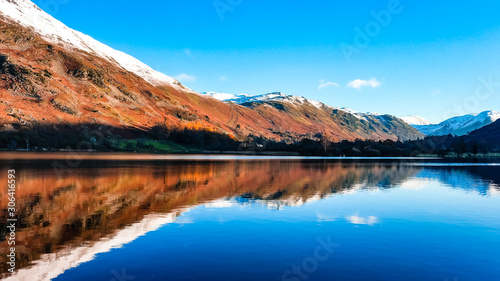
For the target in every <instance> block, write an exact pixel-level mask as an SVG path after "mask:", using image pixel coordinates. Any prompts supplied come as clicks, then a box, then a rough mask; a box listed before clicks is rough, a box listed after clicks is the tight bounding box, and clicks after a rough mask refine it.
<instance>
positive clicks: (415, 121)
mask: <svg viewBox="0 0 500 281" xmlns="http://www.w3.org/2000/svg"><path fill="white" fill-rule="evenodd" d="M399 118H400V119H402V120H403V121H405V122H406V123H408V124H410V125H420V126H421V125H431V122H429V121H427V120H426V119H425V118H423V117H420V116H416V115H412V116H403V117H399Z"/></svg>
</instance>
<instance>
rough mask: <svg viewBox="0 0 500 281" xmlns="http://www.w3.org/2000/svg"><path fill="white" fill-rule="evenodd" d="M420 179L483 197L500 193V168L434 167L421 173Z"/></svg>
mask: <svg viewBox="0 0 500 281" xmlns="http://www.w3.org/2000/svg"><path fill="white" fill-rule="evenodd" d="M418 177H420V178H429V179H437V180H439V181H441V182H442V183H444V184H446V185H448V186H449V187H451V188H460V189H464V190H468V191H474V192H477V193H479V194H481V195H489V194H492V193H498V192H500V178H499V175H498V167H491V166H469V167H459V168H456V167H455V168H453V169H452V168H450V167H432V168H426V169H425V170H423V171H422V172H420V173H419V174H418Z"/></svg>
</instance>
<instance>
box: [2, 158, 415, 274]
mask: <svg viewBox="0 0 500 281" xmlns="http://www.w3.org/2000/svg"><path fill="white" fill-rule="evenodd" d="M50 164H51V163H47V165H41V166H42V167H50V166H51V165H50ZM94 164H95V163H94ZM417 171H418V170H417V169H415V168H413V169H409V168H401V167H399V166H386V165H384V166H382V165H368V166H360V165H359V164H340V163H329V164H328V163H301V162H298V161H296V162H294V161H258V162H237V161H233V162H178V163H175V164H174V163H171V164H162V165H155V164H153V163H149V164H144V163H142V164H137V165H135V164H134V165H130V163H129V164H127V165H125V164H123V165H114V166H105V165H104V164H103V166H102V167H96V168H79V169H75V170H74V171H73V172H72V173H71V176H66V177H61V178H59V177H57V175H56V174H55V173H54V171H53V170H52V169H49V168H48V169H43V168H36V169H35V168H23V169H18V173H19V186H22V188H19V189H18V193H17V203H18V207H19V210H20V211H19V213H18V215H19V220H20V225H19V229H18V231H17V239H18V240H17V241H18V246H17V251H18V266H20V267H21V268H23V267H26V266H28V265H29V264H30V263H32V262H33V261H36V260H39V259H40V257H41V255H42V254H44V253H51V252H57V251H60V250H61V249H62V248H65V247H67V246H68V245H80V244H82V243H84V242H89V241H97V240H99V239H101V238H103V237H106V236H109V235H112V234H113V233H116V232H117V231H118V230H120V229H123V228H125V227H126V226H128V225H131V224H133V223H135V222H138V221H140V220H141V219H143V218H144V217H145V216H147V215H150V214H153V213H171V212H173V211H175V210H178V209H181V208H184V207H188V206H194V205H197V204H201V203H205V202H208V201H211V200H214V199H217V198H224V197H234V196H247V197H250V198H255V199H258V198H262V199H266V200H275V201H277V202H278V201H280V200H282V201H283V202H293V201H305V200H307V199H308V198H321V197H323V196H326V195H329V194H332V193H337V192H343V191H345V190H349V189H350V188H353V187H354V186H356V185H357V184H364V183H366V185H368V186H381V187H386V186H388V184H389V183H391V182H392V183H393V182H395V181H398V180H402V179H404V178H406V177H408V176H410V175H412V174H415V173H416V172H417ZM6 174H7V173H5V172H4V171H1V173H0V175H1V176H0V181H3V182H6V178H5V175H6ZM0 196H1V198H0V201H1V204H2V206H6V205H7V198H6V195H5V194H1V195H0ZM0 215H1V216H2V219H3V221H5V218H6V212H5V210H2V211H1V213H0ZM1 229H2V231H5V227H4V226H2V227H1ZM1 237H2V240H3V242H1V243H0V248H1V249H2V252H5V250H6V247H7V244H6V242H5V241H4V237H5V232H2V233H1ZM0 262H1V263H2V266H1V268H2V272H5V271H6V267H5V264H6V263H5V260H4V257H3V256H2V257H1V258H0Z"/></svg>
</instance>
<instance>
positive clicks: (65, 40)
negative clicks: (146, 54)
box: [0, 0, 183, 87]
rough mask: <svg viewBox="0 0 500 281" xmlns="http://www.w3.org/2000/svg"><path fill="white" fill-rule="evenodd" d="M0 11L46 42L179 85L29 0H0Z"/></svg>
mask: <svg viewBox="0 0 500 281" xmlns="http://www.w3.org/2000/svg"><path fill="white" fill-rule="evenodd" d="M0 14H2V15H3V16H5V17H7V18H10V19H12V20H13V21H15V22H17V23H19V24H21V25H22V26H25V27H28V28H32V29H33V30H34V31H35V32H36V33H38V34H40V35H41V36H42V37H43V38H44V39H46V40H47V41H49V42H52V43H54V44H59V45H63V46H64V47H66V48H74V49H79V50H82V51H85V52H88V53H90V54H95V55H98V56H101V57H104V58H106V59H108V60H109V61H111V62H115V63H117V64H119V65H120V66H121V67H122V68H124V69H126V70H128V71H130V72H133V73H135V74H136V75H138V76H140V77H142V78H143V79H144V80H146V81H148V82H149V83H151V84H153V85H155V86H158V85H162V84H165V83H168V84H170V85H172V86H174V87H183V86H182V85H181V84H180V83H179V82H178V81H177V80H175V79H174V78H172V77H170V76H167V75H165V74H163V73H160V72H158V71H155V70H153V69H152V68H151V67H149V66H148V65H146V64H144V63H142V62H141V61H139V60H138V59H136V58H134V57H132V56H130V55H128V54H125V53H123V52H120V51H117V50H115V49H113V48H111V47H109V46H107V45H105V44H103V43H101V42H99V41H97V40H95V39H93V38H92V37H90V36H88V35H85V34H83V33H81V32H78V31H76V30H73V29H71V28H69V27H67V26H66V25H65V24H63V23H62V22H60V21H58V20H57V19H55V18H53V17H52V16H51V15H49V14H47V13H46V12H44V11H43V10H41V9H40V8H39V7H38V6H36V5H35V4H34V3H33V2H31V1H29V0H0Z"/></svg>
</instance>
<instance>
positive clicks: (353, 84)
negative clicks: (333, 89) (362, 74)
mask: <svg viewBox="0 0 500 281" xmlns="http://www.w3.org/2000/svg"><path fill="white" fill-rule="evenodd" d="M381 85H382V82H380V81H378V80H377V79H375V78H372V79H370V80H362V79H356V80H353V81H350V82H349V83H347V87H349V88H354V89H358V90H360V89H361V88H363V87H372V88H376V87H380V86H381Z"/></svg>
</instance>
